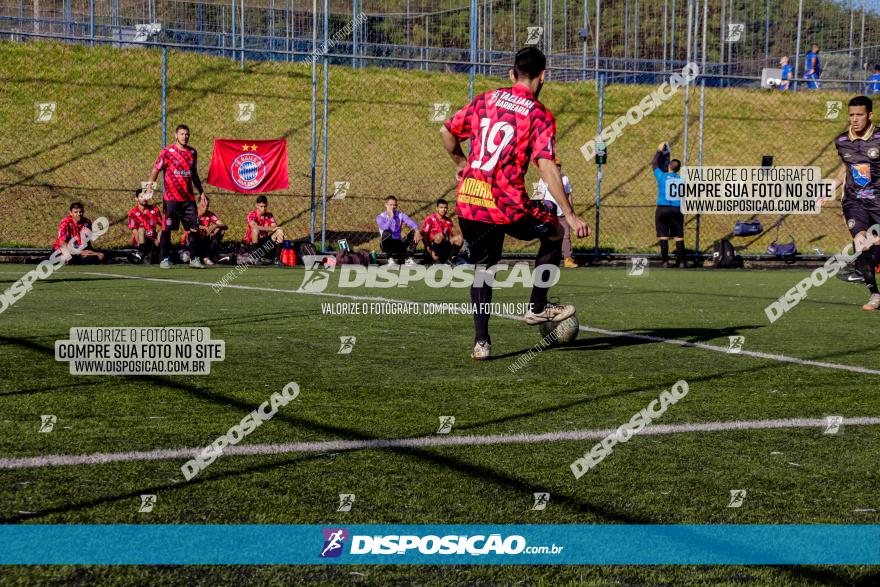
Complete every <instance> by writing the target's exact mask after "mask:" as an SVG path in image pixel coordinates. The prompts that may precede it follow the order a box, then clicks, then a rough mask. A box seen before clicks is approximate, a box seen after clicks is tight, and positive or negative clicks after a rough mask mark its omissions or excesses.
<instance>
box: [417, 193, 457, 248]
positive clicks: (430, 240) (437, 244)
mask: <svg viewBox="0 0 880 587" xmlns="http://www.w3.org/2000/svg"><path fill="white" fill-rule="evenodd" d="M448 212H449V202H447V201H446V200H444V199H443V198H440V199H439V200H437V211H436V212H434V213H433V214H431V215H430V216H428V217H427V218H425V221H424V222H422V231H421V232H422V242H423V243H424V244H425V251H427V252H428V254H429V255H430V256H431V259H432V260H433V261H434V262H435V263H445V262H447V261H449V260H450V259H451V258H453V257H455V256H457V255H458V253H459V251H460V250H461V245H462V242H463V239H462V238H461V235H460V234H453V232H454V230H455V224H454V223H453V222H452V219H451V218H449V217H448V216H446V214H447V213H448Z"/></svg>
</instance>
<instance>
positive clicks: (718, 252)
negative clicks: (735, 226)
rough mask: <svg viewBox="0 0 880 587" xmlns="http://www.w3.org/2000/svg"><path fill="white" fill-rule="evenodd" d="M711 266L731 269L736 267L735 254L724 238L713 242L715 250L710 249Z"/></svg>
mask: <svg viewBox="0 0 880 587" xmlns="http://www.w3.org/2000/svg"><path fill="white" fill-rule="evenodd" d="M712 266H713V267H715V269H732V268H734V267H737V266H738V264H737V254H736V251H735V250H734V248H733V245H732V244H730V241H729V240H727V239H726V238H723V239H721V240H720V241H718V242H717V243H715V250H714V251H712Z"/></svg>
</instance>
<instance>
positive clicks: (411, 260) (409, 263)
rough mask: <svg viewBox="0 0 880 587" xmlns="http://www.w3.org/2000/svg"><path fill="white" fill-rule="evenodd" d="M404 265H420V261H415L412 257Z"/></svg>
mask: <svg viewBox="0 0 880 587" xmlns="http://www.w3.org/2000/svg"><path fill="white" fill-rule="evenodd" d="M403 264H404V265H418V264H419V263H418V261H416V260H415V259H413V258H412V257H410V258H409V259H407V260H406V261H404V262H403Z"/></svg>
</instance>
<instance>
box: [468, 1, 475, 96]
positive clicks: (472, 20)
mask: <svg viewBox="0 0 880 587" xmlns="http://www.w3.org/2000/svg"><path fill="white" fill-rule="evenodd" d="M470 29H471V30H470V33H471V66H470V74H469V76H470V79H469V81H468V96H469V99H470V100H473V99H474V73H475V72H476V69H477V0H471V17H470Z"/></svg>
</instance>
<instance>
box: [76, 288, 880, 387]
mask: <svg viewBox="0 0 880 587" xmlns="http://www.w3.org/2000/svg"><path fill="white" fill-rule="evenodd" d="M83 274H85V275H99V276H103V277H116V278H121V279H138V280H142V281H157V282H160V283H162V282H166V283H177V284H180V285H200V286H207V287H210V286H211V285H213V282H204V281H189V280H184V279H160V278H158V277H141V276H135V275H119V274H115V273H96V272H83ZM225 287H226V288H232V289H242V290H250V291H266V292H274V293H293V294H300V295H311V296H320V297H330V298H341V299H346V300H356V301H361V302H392V303H394V302H396V303H400V304H419V303H422V302H414V301H410V300H400V299H394V298H383V297H375V296H356V295H351V294H340V293H332V292H302V291H297V290H295V289H280V288H273V287H259V286H251V285H232V284H230V285H226V286H225ZM497 317H499V318H507V319H508V320H519V321H522V320H523V318H522V316H513V315H510V314H498V315H497ZM580 330H581V331H582V332H593V333H596V334H604V335H606V336H617V337H623V338H634V339H637V340H648V341H651V342H662V343H665V344H671V345H675V346H681V347H694V348H698V349H703V350H707V351H714V352H716V353H724V354H726V355H733V354H737V355H745V356H748V357H754V358H756V359H766V360H768V361H778V362H780V363H792V364H794V365H804V366H809V367H819V368H822V369H838V370H840V371H850V372H852V373H864V374H866V375H880V370H878V369H869V368H867V367H858V366H856V365H842V364H840V363H828V362H825V361H812V360H810V359H799V358H797V357H789V356H786V355H777V354H775V353H763V352H760V351H750V350H746V349H741V350H740V351H739V352H738V353H731V352H730V350H729V348H728V347H724V346H717V345H713V344H708V343H705V342H690V341H687V340H679V339H676V338H663V337H661V336H652V335H649V334H635V333H633V332H621V331H619V330H607V329H605V328H595V327H592V326H583V325H582V326H581V327H580Z"/></svg>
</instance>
